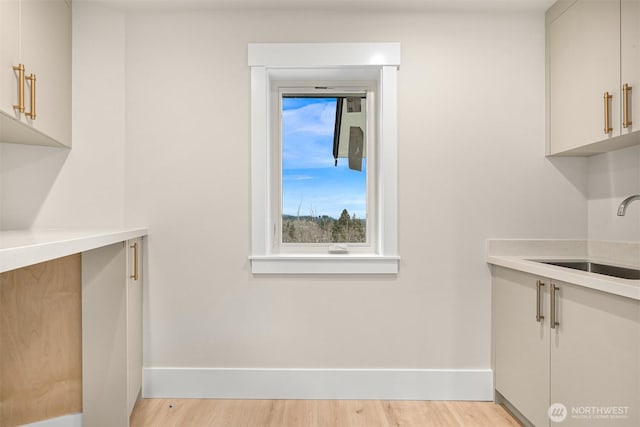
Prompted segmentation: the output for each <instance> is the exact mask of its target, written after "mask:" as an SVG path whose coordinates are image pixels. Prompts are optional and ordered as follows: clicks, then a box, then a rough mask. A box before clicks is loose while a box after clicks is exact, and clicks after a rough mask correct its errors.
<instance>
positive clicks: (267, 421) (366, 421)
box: [131, 399, 521, 427]
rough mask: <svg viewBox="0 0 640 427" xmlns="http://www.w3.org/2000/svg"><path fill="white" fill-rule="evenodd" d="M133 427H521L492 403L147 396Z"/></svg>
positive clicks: (134, 414) (138, 408)
mask: <svg viewBox="0 0 640 427" xmlns="http://www.w3.org/2000/svg"><path fill="white" fill-rule="evenodd" d="M131 426H132V427H146V426H149V427H151V426H153V427H178V426H179V427H201V426H202V427H204V426H206V427H222V426H228V427H276V426H277V427H456V426H459V427H485V426H486V427H503V426H504V427H519V426H521V424H520V423H518V422H517V421H516V420H515V419H514V418H513V417H512V416H511V415H510V414H509V413H508V412H507V411H506V410H505V409H504V408H503V407H502V406H500V405H496V404H494V403H492V402H445V401H397V400H393V401H387V400H385V401H381V400H216V399H144V400H142V401H139V402H138V403H137V404H136V407H135V409H134V410H133V414H132V415H131Z"/></svg>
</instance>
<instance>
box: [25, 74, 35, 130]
mask: <svg viewBox="0 0 640 427" xmlns="http://www.w3.org/2000/svg"><path fill="white" fill-rule="evenodd" d="M25 79H27V80H29V81H30V82H31V111H29V112H26V113H25V114H24V115H25V116H27V117H29V118H30V119H31V120H35V119H36V75H35V74H29V76H27V77H25Z"/></svg>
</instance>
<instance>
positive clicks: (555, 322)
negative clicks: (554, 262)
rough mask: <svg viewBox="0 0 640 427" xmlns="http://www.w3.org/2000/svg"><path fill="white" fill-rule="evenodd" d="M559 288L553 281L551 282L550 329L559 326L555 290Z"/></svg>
mask: <svg viewBox="0 0 640 427" xmlns="http://www.w3.org/2000/svg"><path fill="white" fill-rule="evenodd" d="M559 290H560V288H559V287H557V286H556V285H555V283H552V284H551V310H550V311H551V322H550V323H551V329H555V328H556V327H558V326H560V322H558V313H556V308H557V306H556V292H558V291H559Z"/></svg>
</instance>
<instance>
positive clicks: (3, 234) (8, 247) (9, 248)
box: [0, 227, 147, 273]
mask: <svg viewBox="0 0 640 427" xmlns="http://www.w3.org/2000/svg"><path fill="white" fill-rule="evenodd" d="M146 234H147V229H146V228H142V227H123V228H110V229H78V230H68V229H50V230H15V231H0V273H2V272H5V271H9V270H13V269H16V268H20V267H26V266H28V265H32V264H37V263H39V262H44V261H49V260H52V259H55V258H60V257H63V256H67V255H72V254H76V253H79V252H85V251H89V250H92V249H96V248H99V247H102V246H107V245H111V244H113V243H118V242H122V241H125V240H128V239H134V238H136V237H141V236H145V235H146Z"/></svg>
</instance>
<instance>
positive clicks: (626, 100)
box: [622, 83, 633, 129]
mask: <svg viewBox="0 0 640 427" xmlns="http://www.w3.org/2000/svg"><path fill="white" fill-rule="evenodd" d="M631 89H633V88H632V87H631V86H629V85H628V84H627V83H625V84H624V85H623V86H622V94H623V97H624V102H623V106H624V119H623V120H622V127H624V128H625V129H626V128H628V127H629V126H631V125H632V124H633V123H632V122H631V118H630V117H629V92H631Z"/></svg>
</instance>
